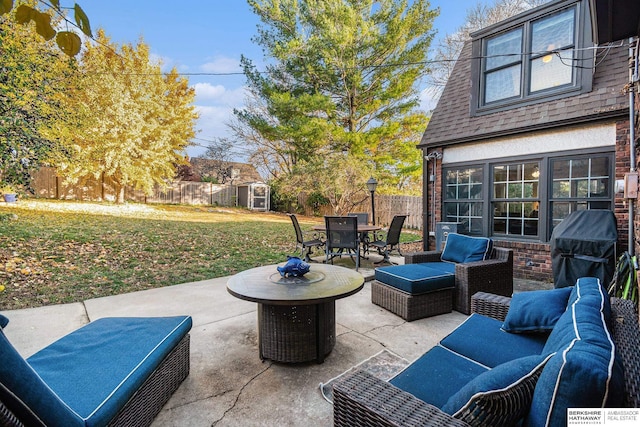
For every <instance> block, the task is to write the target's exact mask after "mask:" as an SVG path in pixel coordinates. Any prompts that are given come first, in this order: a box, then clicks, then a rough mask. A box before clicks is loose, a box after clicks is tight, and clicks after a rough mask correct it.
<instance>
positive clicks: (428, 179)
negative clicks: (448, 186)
mask: <svg viewBox="0 0 640 427" xmlns="http://www.w3.org/2000/svg"><path fill="white" fill-rule="evenodd" d="M441 158H442V154H441V153H440V152H438V151H432V152H431V153H429V154H428V155H426V156H424V160H425V161H427V162H432V163H431V169H432V173H431V174H429V172H428V171H429V166H428V165H427V166H426V167H423V171H424V173H423V175H424V176H423V179H422V185H423V187H424V194H427V200H429V197H428V191H429V184H431V221H429V218H428V215H427V216H425V217H424V220H423V221H424V224H425V232H424V238H423V240H424V241H423V247H424V248H425V250H429V249H428V247H429V237H430V233H429V230H430V228H429V225H431V229H432V230H433V231H434V232H435V230H436V182H437V177H436V173H437V165H436V162H437V161H438V160H439V159H441ZM426 207H427V209H428V204H427V206H426ZM429 223H431V224H429Z"/></svg>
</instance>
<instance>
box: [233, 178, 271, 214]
mask: <svg viewBox="0 0 640 427" xmlns="http://www.w3.org/2000/svg"><path fill="white" fill-rule="evenodd" d="M270 197H271V188H270V187H269V186H268V185H267V184H265V183H262V182H254V183H250V184H238V186H237V187H236V206H242V207H244V208H248V209H251V210H255V211H268V210H269V209H270V203H269V201H270Z"/></svg>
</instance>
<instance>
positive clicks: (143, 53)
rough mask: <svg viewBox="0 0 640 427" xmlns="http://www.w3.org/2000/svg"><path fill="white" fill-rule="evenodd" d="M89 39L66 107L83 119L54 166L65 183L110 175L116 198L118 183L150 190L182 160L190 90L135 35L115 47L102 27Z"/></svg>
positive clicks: (192, 117) (191, 132) (190, 120)
mask: <svg viewBox="0 0 640 427" xmlns="http://www.w3.org/2000/svg"><path fill="white" fill-rule="evenodd" d="M96 40H97V43H95V44H92V45H88V46H87V47H86V50H84V51H83V53H82V56H81V59H80V71H81V73H82V82H81V85H82V87H81V90H79V91H78V92H77V98H76V99H75V100H74V105H71V106H70V107H72V108H75V109H76V111H78V112H79V114H81V115H82V117H83V119H82V123H83V125H82V126H81V128H80V129H78V132H77V134H76V135H75V136H74V137H73V138H72V140H71V141H70V142H71V143H70V150H71V158H72V161H70V162H66V163H63V164H61V165H60V169H59V170H60V172H61V173H62V174H63V175H64V176H65V178H67V179H68V180H69V181H71V182H78V181H82V180H83V179H86V178H89V177H93V178H101V177H109V178H110V181H111V182H113V183H114V187H115V188H114V189H113V190H114V192H115V194H116V195H117V201H118V202H120V203H122V202H124V190H125V187H127V186H131V187H133V188H135V189H138V190H142V191H144V192H145V193H147V194H151V193H152V191H153V188H154V186H155V184H164V183H166V182H167V181H168V180H171V179H172V178H173V177H174V175H175V168H176V165H178V164H180V163H183V162H184V156H185V151H184V150H185V149H186V147H187V146H188V145H189V144H190V142H189V141H190V139H191V138H193V137H194V136H195V122H196V120H197V118H198V116H197V113H196V112H195V107H194V104H193V101H194V98H195V91H194V90H193V89H192V88H190V87H189V85H188V81H187V79H185V78H182V77H180V76H179V75H178V73H177V71H176V70H175V69H173V70H171V71H170V72H168V73H163V72H162V70H161V64H159V63H154V62H153V61H152V60H151V59H150V54H149V47H148V46H147V45H146V44H145V43H144V42H143V41H142V40H140V41H139V42H138V43H137V44H136V45H135V46H134V45H132V44H124V45H122V46H120V47H118V46H117V45H116V44H114V43H113V42H111V40H110V39H109V38H108V37H107V36H106V35H105V33H104V31H102V30H100V31H98V34H97V36H96Z"/></svg>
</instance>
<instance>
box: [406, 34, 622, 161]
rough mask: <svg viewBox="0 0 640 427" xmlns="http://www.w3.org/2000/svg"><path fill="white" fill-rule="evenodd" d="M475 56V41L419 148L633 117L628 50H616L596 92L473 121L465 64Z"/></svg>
mask: <svg viewBox="0 0 640 427" xmlns="http://www.w3.org/2000/svg"><path fill="white" fill-rule="evenodd" d="M618 44H620V43H618ZM471 50H472V49H471V42H470V41H469V42H467V43H466V44H465V46H464V47H463V49H462V52H461V53H460V56H459V59H458V61H457V63H456V65H455V67H454V69H453V71H452V73H451V76H450V78H449V81H448V82H447V85H446V86H445V89H444V91H443V93H442V96H441V97H440V100H439V102H438V104H437V106H436V108H435V109H434V111H433V114H432V117H431V120H430V121H429V125H428V126H427V129H426V131H425V132H424V134H423V136H422V140H421V142H420V144H419V145H418V147H419V148H427V147H429V148H431V147H440V146H445V145H451V144H455V143H462V142H473V141H479V140H482V139H486V138H491V137H497V136H506V135H514V134H518V133H523V132H528V131H533V130H539V129H549V128H553V127H559V126H565V125H569V124H577V123H584V122H591V121H595V120H601V119H606V118H611V117H618V116H623V115H624V114H626V113H627V112H628V111H629V105H628V96H627V95H626V94H625V93H624V92H623V88H624V86H625V84H626V83H627V82H628V68H627V51H628V49H627V48H626V47H624V48H622V47H618V48H615V47H614V48H611V49H610V51H609V52H608V53H607V54H606V57H604V59H602V58H600V59H599V60H601V62H600V63H599V64H598V66H597V67H596V71H595V73H594V77H593V87H592V90H591V92H588V93H583V94H579V95H576V96H572V97H567V98H562V99H559V100H553V101H547V102H540V103H536V104H532V105H524V106H521V107H517V108H513V109H510V110H506V111H500V112H495V113H491V114H483V115H477V116H473V117H472V116H471V114H470V102H471V79H472V78H473V76H472V71H471V65H472V64H471V62H472V60H468V59H465V58H470V57H471V55H472V52H471ZM601 55H602V53H601Z"/></svg>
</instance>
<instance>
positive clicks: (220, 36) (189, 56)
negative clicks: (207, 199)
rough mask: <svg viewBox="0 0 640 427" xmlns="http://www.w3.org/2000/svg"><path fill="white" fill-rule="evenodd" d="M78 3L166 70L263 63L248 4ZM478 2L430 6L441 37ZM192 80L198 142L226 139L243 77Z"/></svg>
mask: <svg viewBox="0 0 640 427" xmlns="http://www.w3.org/2000/svg"><path fill="white" fill-rule="evenodd" d="M482 2H483V3H486V2H487V1H486V0H483V1H482ZM62 3H63V4H64V1H63V2H62ZM78 3H79V4H80V6H82V8H83V9H84V11H85V12H86V13H87V15H88V16H89V19H90V22H91V27H92V29H93V30H94V31H95V30H97V29H98V28H99V27H101V28H103V29H104V30H105V31H106V33H107V35H108V36H109V37H111V39H112V41H114V42H116V43H119V44H123V43H135V42H136V41H137V40H138V39H139V38H140V37H142V38H143V40H144V42H145V43H146V44H147V45H149V46H150V48H151V52H152V54H153V55H155V56H157V57H159V58H161V59H162V61H163V63H164V67H165V68H166V69H169V68H171V67H176V69H177V70H178V71H179V72H181V73H192V74H197V73H229V72H240V71H241V70H240V68H239V61H240V56H241V55H245V56H247V57H249V58H251V59H252V60H253V62H254V64H256V65H258V66H259V65H260V64H261V63H262V50H261V49H260V47H259V46H256V45H255V44H253V43H252V41H251V38H252V37H253V36H254V35H255V34H256V25H257V24H258V19H257V17H256V16H255V15H254V14H253V12H252V11H251V8H250V7H249V6H248V5H247V2H246V1H245V0H182V1H180V2H162V1H158V0H153V1H152V0H109V1H105V0H78ZM476 3H477V0H476V1H469V0H432V1H431V6H432V8H435V7H440V16H439V17H438V18H436V20H435V29H437V31H438V37H443V36H444V35H446V34H448V33H451V32H453V31H455V30H456V29H457V28H458V27H459V26H460V25H462V24H463V22H464V19H465V16H466V11H467V9H468V8H469V7H471V6H473V5H475V4H476ZM436 43H437V40H436ZM436 43H434V46H435V44H436ZM188 78H189V83H190V85H191V86H193V87H194V88H195V90H196V106H197V108H198V111H199V113H200V119H199V121H198V125H197V128H198V130H199V132H198V134H197V137H196V140H195V141H194V142H195V143H197V144H200V145H203V146H206V145H207V141H210V140H212V139H213V138H216V137H222V136H226V135H227V129H226V127H225V122H226V121H228V119H229V118H230V117H231V116H232V110H233V108H238V107H242V102H243V99H244V95H243V85H244V83H245V79H244V76H242V75H239V76H214V75H189V76H188ZM426 99H427V98H426V97H425V102H426ZM424 105H425V106H426V105H427V104H426V103H425V104H424ZM204 150H205V148H203V147H199V146H196V147H192V148H189V149H188V150H187V152H188V154H189V155H190V156H197V155H199V154H202V153H203V152H204ZM234 154H235V158H236V160H240V161H242V160H243V159H244V158H243V157H244V156H243V154H242V147H237V148H236V150H235V153H234Z"/></svg>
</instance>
